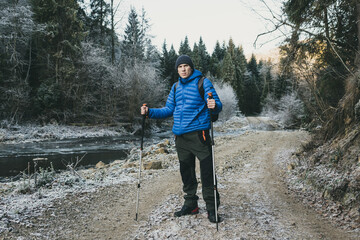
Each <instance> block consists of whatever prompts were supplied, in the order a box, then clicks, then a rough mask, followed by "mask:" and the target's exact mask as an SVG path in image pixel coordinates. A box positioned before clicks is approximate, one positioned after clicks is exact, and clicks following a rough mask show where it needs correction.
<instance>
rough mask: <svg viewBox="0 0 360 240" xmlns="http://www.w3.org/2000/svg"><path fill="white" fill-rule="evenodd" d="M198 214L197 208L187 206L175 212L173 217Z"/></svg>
mask: <svg viewBox="0 0 360 240" xmlns="http://www.w3.org/2000/svg"><path fill="white" fill-rule="evenodd" d="M198 213H199V207H198V206H195V207H188V206H185V205H184V206H183V207H182V208H181V210H180V211H177V212H175V213H174V217H181V216H184V215H194V214H198Z"/></svg>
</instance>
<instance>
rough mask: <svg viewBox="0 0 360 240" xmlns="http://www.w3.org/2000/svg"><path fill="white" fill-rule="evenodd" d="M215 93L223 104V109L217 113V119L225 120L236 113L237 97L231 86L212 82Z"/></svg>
mask: <svg viewBox="0 0 360 240" xmlns="http://www.w3.org/2000/svg"><path fill="white" fill-rule="evenodd" d="M214 87H215V90H216V93H217V94H218V95H219V98H220V100H221V103H222V104H223V109H222V111H221V113H220V114H219V120H222V121H226V120H229V119H230V118H231V117H233V116H235V115H236V110H237V109H238V107H237V102H238V101H237V99H236V96H235V93H234V90H233V88H232V87H231V86H230V85H229V84H227V83H224V84H221V85H220V84H218V83H215V84H214Z"/></svg>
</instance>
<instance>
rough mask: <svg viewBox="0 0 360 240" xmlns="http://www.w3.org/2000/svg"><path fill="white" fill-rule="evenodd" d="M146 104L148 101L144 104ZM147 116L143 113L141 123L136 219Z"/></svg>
mask: <svg viewBox="0 0 360 240" xmlns="http://www.w3.org/2000/svg"><path fill="white" fill-rule="evenodd" d="M143 106H146V103H144V104H143ZM145 118H146V115H142V124H141V144H140V159H139V172H138V183H137V196H136V215H135V220H136V221H137V220H138V213H139V196H140V179H141V163H142V150H143V144H144V128H145Z"/></svg>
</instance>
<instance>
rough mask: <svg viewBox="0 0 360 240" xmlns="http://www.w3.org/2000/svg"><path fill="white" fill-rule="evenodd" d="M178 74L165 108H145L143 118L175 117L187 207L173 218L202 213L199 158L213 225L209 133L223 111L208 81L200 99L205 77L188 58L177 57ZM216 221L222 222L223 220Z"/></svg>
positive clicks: (213, 204) (176, 140) (183, 56)
mask: <svg viewBox="0 0 360 240" xmlns="http://www.w3.org/2000/svg"><path fill="white" fill-rule="evenodd" d="M175 70H177V72H178V73H179V81H178V83H175V84H174V85H173V86H172V88H171V91H170V94H169V96H168V98H167V101H166V105H165V107H163V108H148V107H147V106H142V107H141V114H142V115H147V116H148V117H149V118H167V117H171V116H173V117H174V125H173V129H172V131H173V133H174V134H175V145H176V150H177V153H178V158H179V161H180V173H181V178H182V182H183V191H184V192H185V196H184V199H185V202H184V205H183V207H182V208H181V210H180V211H177V212H175V213H174V216H175V217H181V216H184V215H189V214H197V213H199V208H198V203H197V201H198V199H199V197H198V196H197V195H196V191H197V186H198V183H197V180H196V173H195V157H197V158H198V159H199V161H200V173H201V182H202V194H203V198H204V200H205V203H206V209H207V211H208V218H209V220H210V222H214V223H216V216H215V198H214V188H213V187H214V182H213V181H214V180H213V179H214V178H213V164H212V151H211V139H210V134H209V129H210V128H211V119H210V114H218V113H219V112H220V111H221V110H222V104H221V102H220V99H219V97H218V95H217V93H216V91H215V89H214V87H213V85H212V83H211V82H210V80H208V79H207V78H205V79H204V82H203V87H204V96H200V94H199V93H200V92H199V89H198V88H199V87H198V82H199V80H200V79H201V77H202V73H201V72H200V71H198V70H196V69H194V64H193V62H192V60H191V58H190V57H189V56H187V55H181V56H180V57H178V59H177V60H176V63H175ZM208 93H212V95H213V99H209V98H207V96H208ZM204 99H206V101H205V100H204ZM209 109H210V111H209ZM216 194H217V197H216V199H217V206H219V204H220V198H219V193H218V192H217V193H216ZM217 219H218V222H219V221H220V218H219V217H218V218H217Z"/></svg>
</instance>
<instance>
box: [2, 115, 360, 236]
mask: <svg viewBox="0 0 360 240" xmlns="http://www.w3.org/2000/svg"><path fill="white" fill-rule="evenodd" d="M252 120H253V119H249V121H252ZM234 124H236V123H234ZM233 127H234V126H233ZM308 139H309V135H308V134H307V133H306V132H303V131H262V130H256V131H255V130H249V131H245V132H244V133H242V134H240V135H234V134H229V135H226V134H224V135H223V136H219V137H217V138H216V139H215V140H216V148H215V152H216V153H215V154H216V167H217V175H218V181H219V186H218V188H219V192H220V195H221V206H220V208H219V213H220V215H221V217H222V218H223V219H224V221H223V222H221V223H220V224H219V231H218V232H217V231H216V225H215V224H212V223H210V222H209V221H208V220H207V215H206V210H205V204H204V202H203V200H202V198H201V192H200V189H201V188H200V187H201V184H200V186H199V196H200V201H199V207H200V209H201V210H200V213H199V214H198V215H195V216H185V217H181V218H174V217H173V212H174V210H176V209H179V208H180V207H181V205H182V191H181V184H180V175H179V171H178V165H177V163H176V154H175V153H170V154H167V155H166V157H165V159H166V160H164V161H167V164H166V166H169V167H168V168H166V169H163V170H145V171H144V173H143V177H144V178H143V181H142V185H141V195H140V211H139V213H140V215H139V221H138V222H136V221H134V217H135V202H136V188H135V187H136V186H135V183H134V182H133V181H129V182H124V183H123V184H120V185H115V186H111V187H104V188H102V189H98V190H97V191H95V192H91V193H82V194H78V195H69V196H68V197H67V198H66V199H61V200H59V201H58V202H57V203H56V204H55V205H54V206H53V207H51V208H50V209H48V210H47V211H46V212H45V213H44V214H43V215H41V216H38V217H34V218H33V219H32V222H33V224H32V226H30V227H26V226H18V227H16V228H15V229H14V231H13V232H12V233H8V234H7V236H5V237H4V239H359V235H358V234H356V233H350V232H347V231H346V230H344V229H341V228H339V227H337V226H335V225H333V224H332V223H330V222H328V221H327V220H325V219H323V218H322V217H320V216H319V215H317V214H316V213H315V212H314V211H312V210H311V209H307V208H306V207H304V206H303V205H302V203H301V201H298V200H297V199H295V198H294V197H293V196H291V195H290V194H289V193H288V191H287V187H286V183H285V182H284V180H283V179H284V178H283V176H284V174H285V172H286V171H288V170H287V165H288V163H289V159H290V157H291V155H292V153H293V152H295V151H296V150H297V149H298V148H299V147H301V145H302V144H304V143H305V142H306V141H308ZM197 167H198V166H197ZM129 175H130V176H133V177H134V178H135V177H136V172H134V171H133V172H131V171H129ZM199 181H200V178H199ZM21 237H23V238H21Z"/></svg>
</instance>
